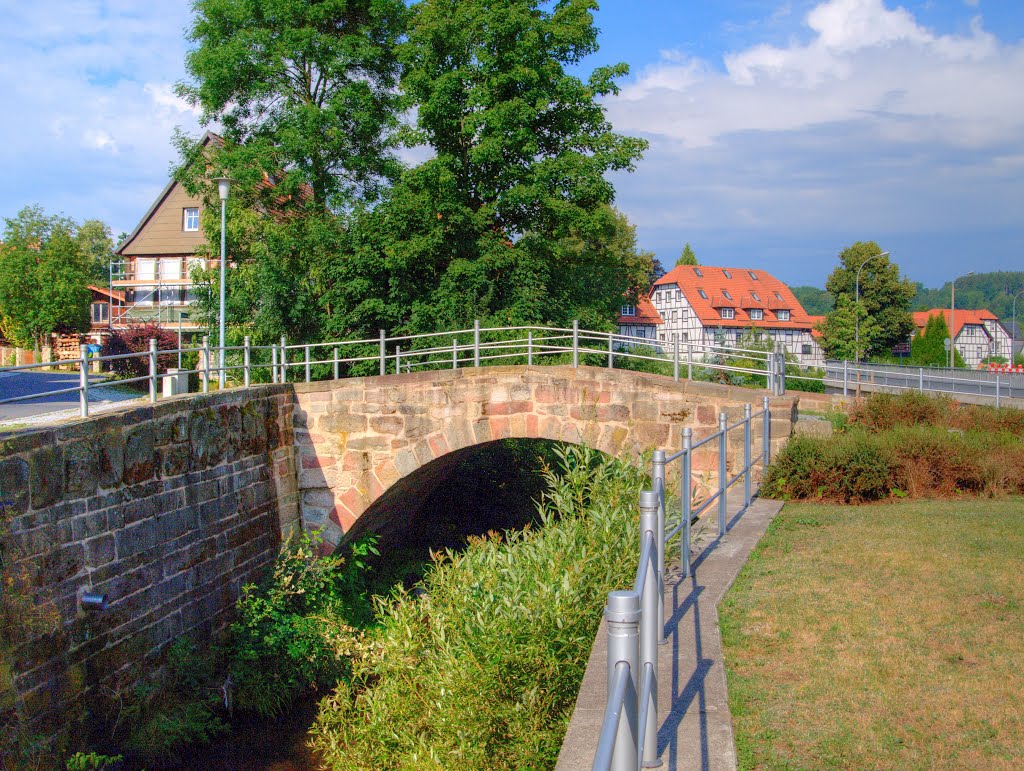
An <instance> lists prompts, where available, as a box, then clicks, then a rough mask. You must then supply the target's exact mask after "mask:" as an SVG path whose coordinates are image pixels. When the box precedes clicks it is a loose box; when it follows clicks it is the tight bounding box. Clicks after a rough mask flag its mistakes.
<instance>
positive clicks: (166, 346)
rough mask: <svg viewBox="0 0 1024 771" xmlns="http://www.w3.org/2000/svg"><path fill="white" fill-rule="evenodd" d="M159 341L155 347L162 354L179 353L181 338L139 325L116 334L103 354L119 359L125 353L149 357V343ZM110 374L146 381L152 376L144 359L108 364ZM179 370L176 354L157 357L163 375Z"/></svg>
mask: <svg viewBox="0 0 1024 771" xmlns="http://www.w3.org/2000/svg"><path fill="white" fill-rule="evenodd" d="M153 338H156V347H157V350H160V351H177V350H178V335H177V333H176V332H172V331H171V330H169V329H161V328H160V327H158V326H157V325H156V324H137V325H133V326H130V327H128V328H127V329H125V330H118V331H115V332H113V333H112V334H111V335H110V337H108V338H107V341H106V342H105V343H104V344H103V348H102V349H101V350H100V355H101V356H118V355H121V354H125V353H148V352H149V341H150V340H152V339H153ZM107 365H108V366H109V367H110V371H111V372H113V373H114V374H115V375H117V376H119V377H123V378H134V377H145V376H147V375H149V359H148V358H147V357H145V356H133V357H131V358H130V359H117V360H116V361H111V362H107ZM176 366H178V355H177V353H164V354H159V355H158V356H157V357H156V368H157V372H160V373H164V372H167V370H168V369H169V368H171V367H176Z"/></svg>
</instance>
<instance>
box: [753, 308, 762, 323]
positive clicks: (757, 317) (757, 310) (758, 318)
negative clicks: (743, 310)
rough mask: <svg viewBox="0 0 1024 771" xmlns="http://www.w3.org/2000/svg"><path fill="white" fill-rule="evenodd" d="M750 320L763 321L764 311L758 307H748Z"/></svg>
mask: <svg viewBox="0 0 1024 771" xmlns="http://www.w3.org/2000/svg"><path fill="white" fill-rule="evenodd" d="M750 320H751V321H763V320H764V311H763V310H761V309H760V308H751V309H750Z"/></svg>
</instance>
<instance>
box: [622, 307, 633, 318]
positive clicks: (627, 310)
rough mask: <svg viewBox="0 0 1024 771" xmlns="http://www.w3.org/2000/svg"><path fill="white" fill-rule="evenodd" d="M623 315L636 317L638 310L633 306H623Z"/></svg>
mask: <svg viewBox="0 0 1024 771" xmlns="http://www.w3.org/2000/svg"><path fill="white" fill-rule="evenodd" d="M621 315H623V316H635V315H636V308H634V307H633V306H632V305H623V306H622V314H621Z"/></svg>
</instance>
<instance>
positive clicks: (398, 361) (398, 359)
mask: <svg viewBox="0 0 1024 771" xmlns="http://www.w3.org/2000/svg"><path fill="white" fill-rule="evenodd" d="M395 374H396V375H401V374H402V346H400V345H396V346H395Z"/></svg>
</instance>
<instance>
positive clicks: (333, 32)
mask: <svg viewBox="0 0 1024 771" xmlns="http://www.w3.org/2000/svg"><path fill="white" fill-rule="evenodd" d="M193 9H194V11H195V19H194V21H193V24H192V27H191V29H190V30H189V32H188V39H189V40H190V41H191V42H192V43H194V44H195V48H194V49H193V50H192V51H191V52H190V53H189V54H188V56H187V57H186V61H185V66H186V69H187V70H188V73H189V75H190V76H191V77H192V81H193V82H191V83H182V84H179V86H178V91H179V93H180V94H181V95H182V96H184V97H185V98H186V99H188V100H189V102H191V103H192V104H193V105H196V106H198V107H201V108H202V111H203V112H202V122H203V123H204V125H205V124H208V123H211V122H214V121H217V122H219V123H220V124H221V125H222V126H223V132H224V137H225V139H226V140H227V144H226V145H225V152H224V153H223V156H224V157H222V158H221V159H219V160H220V165H221V168H222V169H223V170H224V171H227V172H229V173H231V174H232V175H235V176H236V177H238V178H239V179H241V180H243V181H248V182H250V183H253V184H258V183H259V182H260V179H259V176H257V175H260V174H265V175H267V176H269V177H273V178H274V182H275V185H274V190H273V192H272V195H273V196H274V198H275V199H280V198H281V197H282V196H287V195H292V196H296V194H297V193H298V192H299V190H300V186H301V185H302V184H308V185H309V186H311V188H312V191H313V198H312V201H311V202H310V201H306V203H309V204H311V205H312V206H314V207H317V208H319V209H321V210H326V209H328V208H344V207H346V206H349V205H351V203H352V202H353V201H354V200H359V199H361V198H364V197H368V198H374V197H375V196H376V195H377V193H378V192H379V188H380V185H381V183H382V181H386V180H387V179H389V178H390V177H392V176H393V175H394V174H395V173H396V172H397V165H396V161H395V158H394V156H393V153H392V148H393V141H392V139H393V130H394V128H395V127H396V125H397V118H396V114H397V113H396V110H397V99H398V95H397V93H396V90H395V87H396V85H397V82H398V63H397V61H396V58H395V51H396V48H395V46H396V43H397V41H398V37H399V35H400V34H401V32H402V30H403V27H404V18H405V15H406V8H405V5H404V3H403V2H402V1H401V0H318V2H310V1H309V0H196V2H195V3H194V4H193ZM185 149H187V147H186V148H185ZM193 149H194V148H193ZM192 157H193V156H192V155H191V154H190V153H186V160H191V159H192ZM186 165H187V164H186ZM254 177H255V178H254ZM277 204H278V205H279V206H280V205H281V201H280V200H278V201H277Z"/></svg>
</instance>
